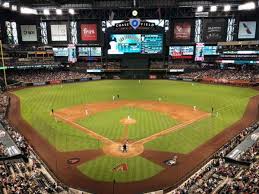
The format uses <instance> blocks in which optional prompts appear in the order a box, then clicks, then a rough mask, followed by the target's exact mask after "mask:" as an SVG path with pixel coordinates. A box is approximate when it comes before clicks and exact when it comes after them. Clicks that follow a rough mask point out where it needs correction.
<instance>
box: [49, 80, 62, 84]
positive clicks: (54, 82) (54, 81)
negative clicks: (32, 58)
mask: <svg viewBox="0 0 259 194" xmlns="http://www.w3.org/2000/svg"><path fill="white" fill-rule="evenodd" d="M49 83H50V84H60V83H61V80H52V81H50V82H49Z"/></svg>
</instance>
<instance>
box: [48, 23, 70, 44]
mask: <svg viewBox="0 0 259 194" xmlns="http://www.w3.org/2000/svg"><path fill="white" fill-rule="evenodd" d="M50 30H51V40H52V41H67V25H65V24H62V25H51V26H50Z"/></svg>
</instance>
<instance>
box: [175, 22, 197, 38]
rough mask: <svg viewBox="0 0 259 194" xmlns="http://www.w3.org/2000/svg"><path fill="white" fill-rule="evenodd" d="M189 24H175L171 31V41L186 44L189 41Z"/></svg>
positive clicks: (190, 26)
mask: <svg viewBox="0 0 259 194" xmlns="http://www.w3.org/2000/svg"><path fill="white" fill-rule="evenodd" d="M191 28H192V25H191V22H176V23H175V24H174V30H173V40H174V41H179V42H188V41H190V40H191Z"/></svg>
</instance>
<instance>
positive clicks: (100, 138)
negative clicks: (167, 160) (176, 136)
mask: <svg viewBox="0 0 259 194" xmlns="http://www.w3.org/2000/svg"><path fill="white" fill-rule="evenodd" d="M210 115H211V114H203V115H201V116H199V117H198V118H195V119H191V120H189V121H186V122H184V123H181V124H179V125H176V126H173V127H171V128H168V129H165V130H163V131H160V132H158V133H155V134H153V135H150V136H148V137H146V138H143V139H140V140H138V141H135V142H133V143H132V145H134V144H143V145H144V144H145V143H147V142H150V141H152V140H154V139H157V138H158V137H161V136H165V135H167V134H169V133H171V132H173V131H176V130H179V129H181V128H183V127H186V126H187V125H190V124H192V123H194V122H196V121H199V120H202V119H204V118H206V117H209V116H210ZM54 116H56V117H58V118H60V119H61V120H63V121H64V122H65V123H68V124H70V125H72V126H74V127H76V128H78V129H80V130H82V131H84V132H86V134H88V135H89V136H91V137H93V138H95V139H97V140H100V141H102V142H103V143H109V144H111V143H112V144H113V143H115V142H114V141H112V140H110V139H109V138H107V137H104V136H102V135H99V134H98V133H95V132H93V131H91V130H89V129H87V128H85V127H83V126H81V125H79V124H77V123H75V122H73V121H70V120H69V119H66V118H64V117H62V116H60V115H59V114H58V113H54Z"/></svg>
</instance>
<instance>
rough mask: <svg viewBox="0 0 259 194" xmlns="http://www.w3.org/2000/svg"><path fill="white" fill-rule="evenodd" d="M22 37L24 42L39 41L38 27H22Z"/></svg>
mask: <svg viewBox="0 0 259 194" xmlns="http://www.w3.org/2000/svg"><path fill="white" fill-rule="evenodd" d="M21 36H22V41H23V42H35V41H37V27H36V25H21Z"/></svg>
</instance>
